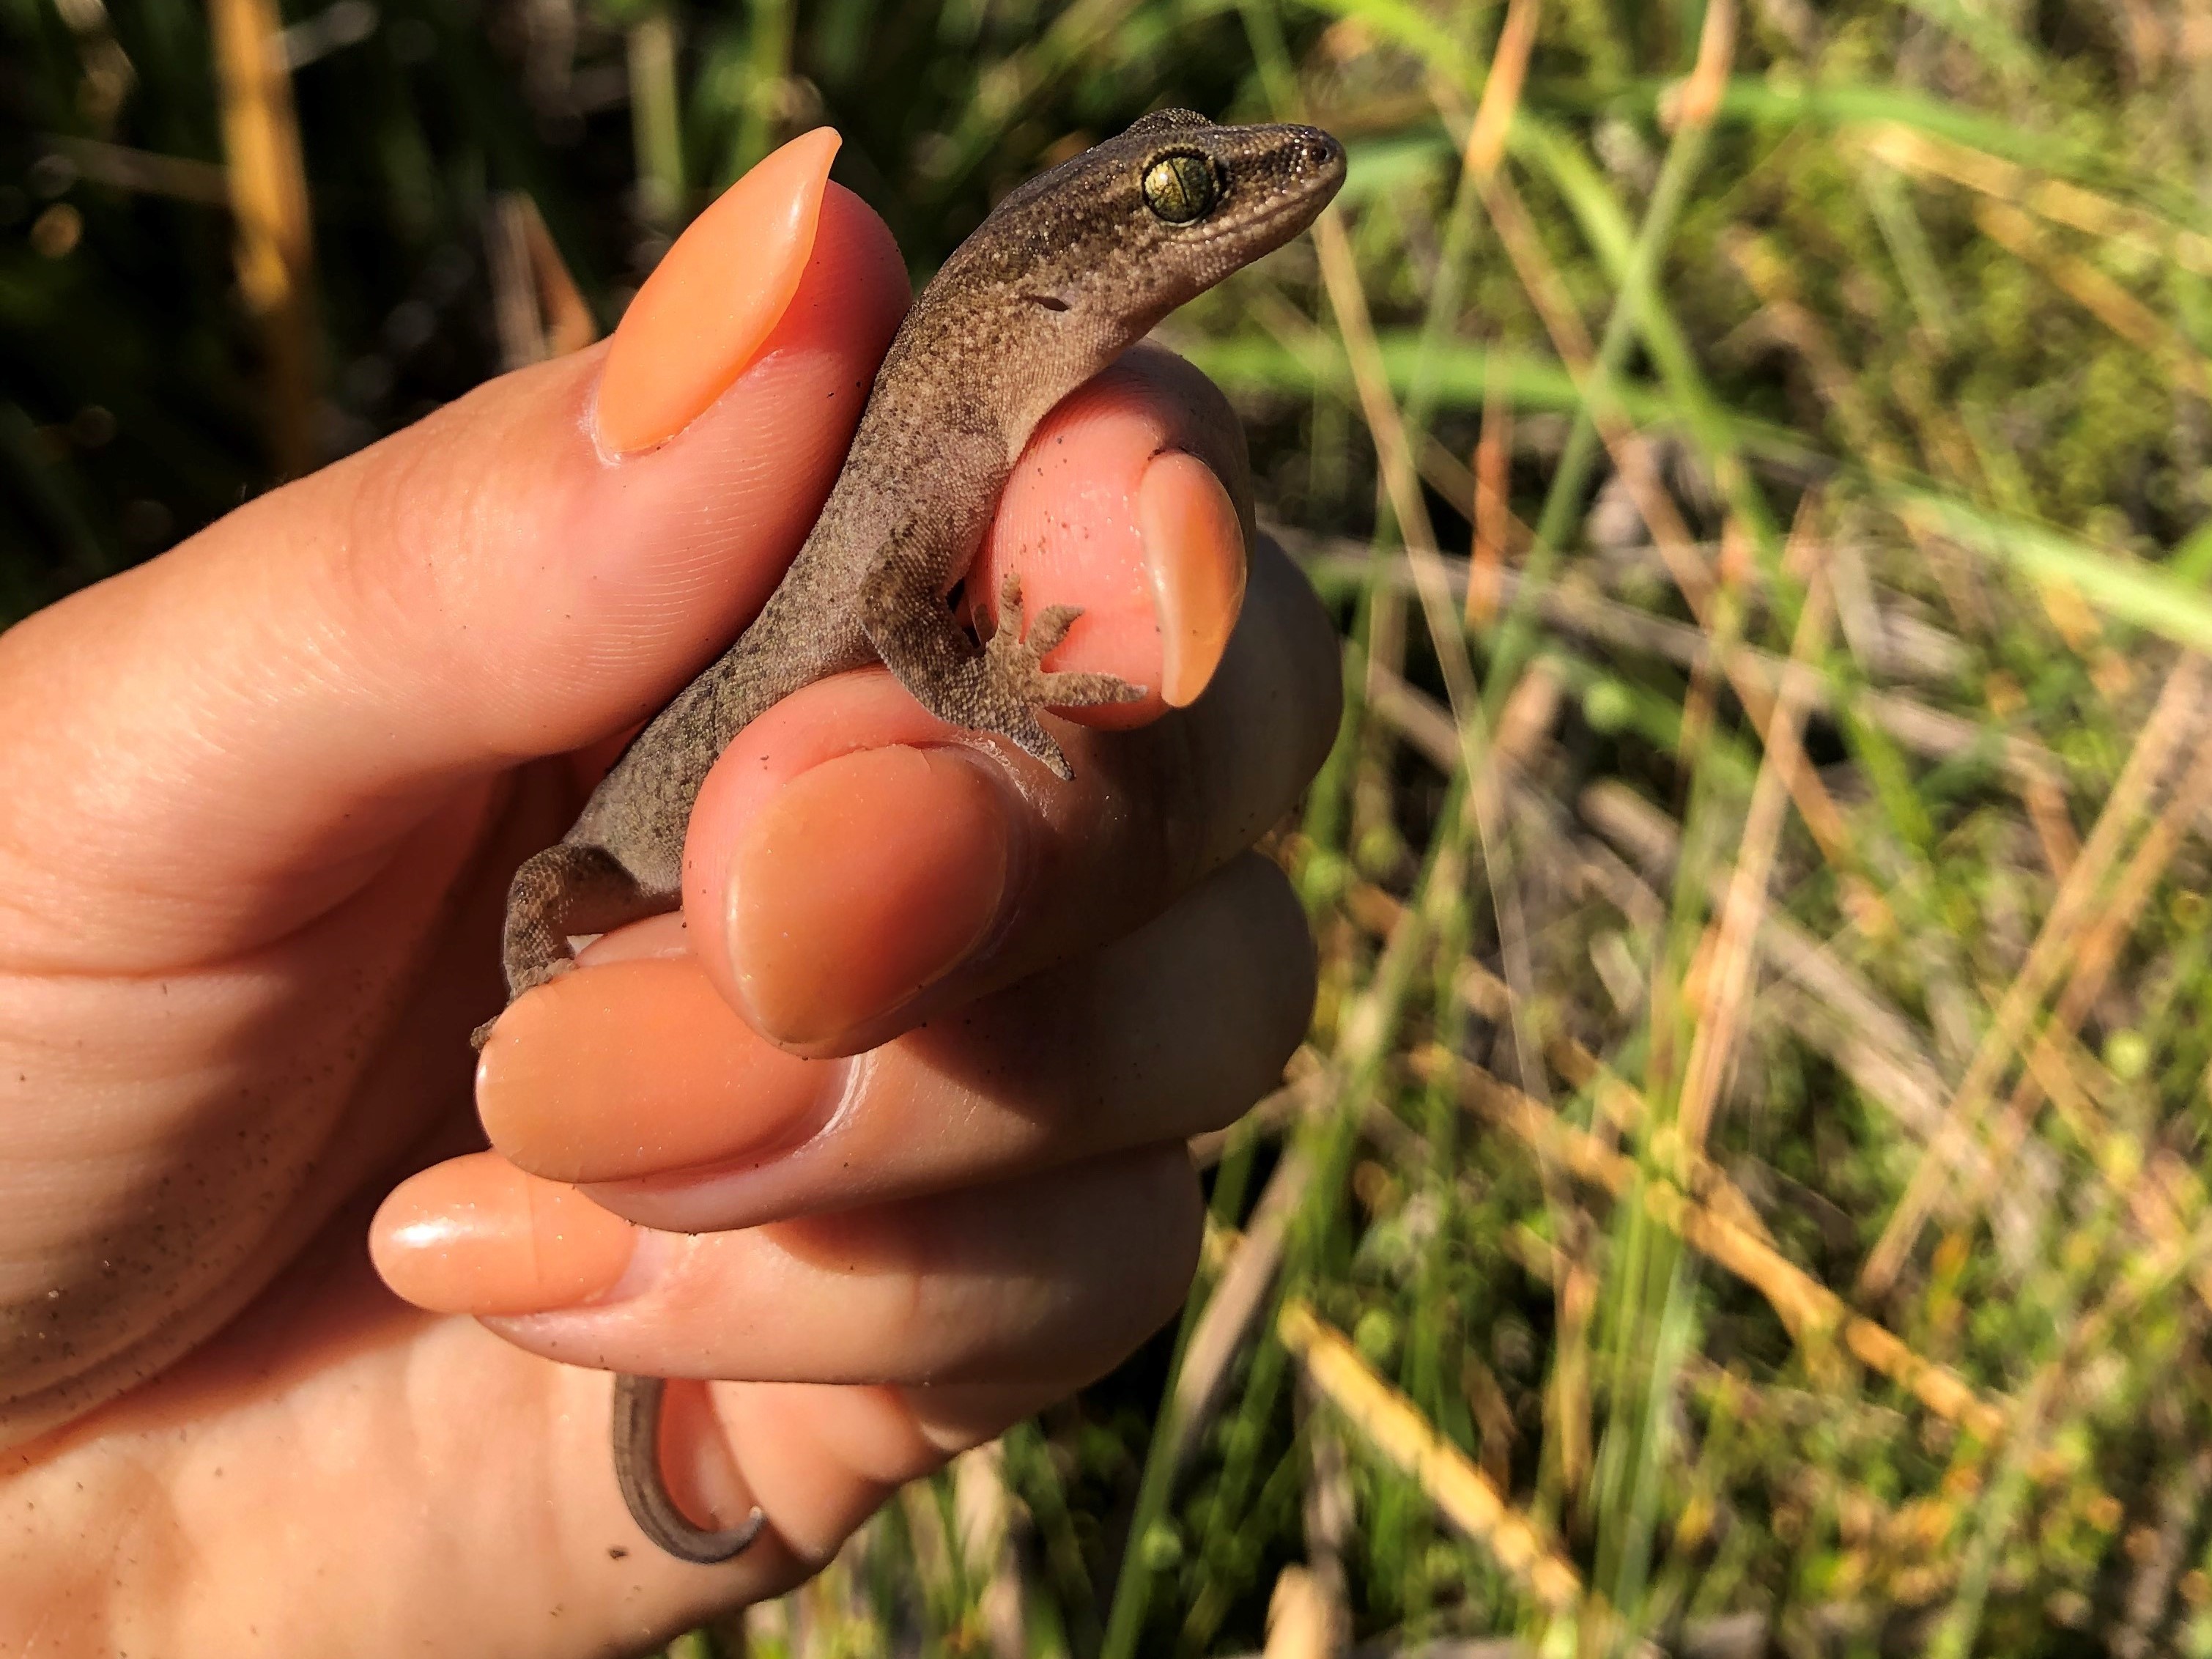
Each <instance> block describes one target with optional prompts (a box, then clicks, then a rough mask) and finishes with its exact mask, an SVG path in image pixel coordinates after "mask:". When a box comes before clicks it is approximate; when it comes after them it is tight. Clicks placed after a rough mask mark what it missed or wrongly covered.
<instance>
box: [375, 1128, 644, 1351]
mask: <svg viewBox="0 0 2212 1659" xmlns="http://www.w3.org/2000/svg"><path fill="white" fill-rule="evenodd" d="M636 1239H637V1232H636V1229H635V1228H634V1227H632V1226H631V1225H629V1223H628V1222H627V1221H624V1220H623V1218H621V1217H619V1216H616V1215H611V1214H609V1213H608V1212H606V1211H605V1210H603V1209H601V1208H600V1207H599V1206H598V1205H596V1204H594V1203H592V1200H590V1199H588V1198H586V1197H585V1196H584V1195H583V1194H581V1193H579V1192H577V1191H575V1190H574V1188H568V1187H564V1186H562V1185H560V1184H559V1183H557V1182H550V1181H540V1180H539V1179H538V1177H536V1176H530V1175H525V1174H524V1173H523V1172H522V1171H521V1170H518V1169H516V1168H515V1167H514V1166H513V1164H509V1163H508V1162H507V1160H506V1159H505V1158H501V1156H500V1155H499V1154H498V1153H496V1152H475V1153H471V1155H470V1156H468V1157H466V1158H453V1159H451V1160H449V1161H447V1163H444V1164H435V1165H434V1166H433V1167H431V1168H429V1169H428V1170H423V1171H422V1173H421V1174H420V1175H416V1176H410V1178H409V1179H407V1180H405V1181H404V1182H400V1184H399V1185H398V1187H397V1188H394V1189H393V1190H392V1195H391V1196H390V1197H388V1198H386V1200H384V1203H383V1206H382V1207H381V1208H380V1209H379V1210H378V1211H377V1212H376V1219H375V1220H374V1222H373V1223H372V1224H370V1227H369V1255H370V1257H371V1258H372V1259H373V1260H374V1262H375V1263H376V1270H377V1272H378V1273H381V1274H382V1275H383V1276H384V1282H385V1283H386V1285H390V1286H391V1287H392V1290H393V1291H395V1292H396V1293H397V1294H398V1295H400V1296H402V1297H405V1298H406V1299H407V1300H408V1301H410V1302H411V1303H413V1304H415V1305H416V1307H418V1308H428V1310H431V1311H432V1312H433V1313H460V1314H475V1315H483V1316H491V1315H495V1314H528V1313H545V1312H549V1311H550V1310H553V1309H556V1308H572V1307H574V1306H575V1305H576V1304H578V1303H580V1302H587V1301H589V1300H590V1299H591V1298H592V1297H595V1296H598V1295H599V1294H600V1293H602V1292H603V1291H607V1290H609V1289H611V1287H612V1286H613V1285H614V1284H615V1282H616V1280H617V1279H620V1278H621V1277H622V1276H623V1270H624V1269H625V1268H626V1267H629V1261H630V1255H631V1252H632V1251H633V1249H635V1245H636Z"/></svg>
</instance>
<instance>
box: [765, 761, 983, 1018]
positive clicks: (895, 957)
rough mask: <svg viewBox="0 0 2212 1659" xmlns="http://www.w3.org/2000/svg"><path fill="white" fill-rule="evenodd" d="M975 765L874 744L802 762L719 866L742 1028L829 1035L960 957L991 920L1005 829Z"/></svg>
mask: <svg viewBox="0 0 2212 1659" xmlns="http://www.w3.org/2000/svg"><path fill="white" fill-rule="evenodd" d="M983 768H984V763H982V762H981V761H978V760H976V759H975V758H974V757H970V756H969V755H968V754H966V753H965V752H963V751H962V750H957V749H949V748H948V749H906V748H895V749H874V750H862V751H860V752H859V753H857V754H851V755H844V756H841V757H838V758H837V759H836V760H833V761H827V762H824V763H823V764H822V765H820V766H817V767H815V768H814V769H812V770H811V771H808V772H805V773H802V774H801V775H799V776H798V777H796V778H794V779H793V780H792V781H790V782H789V783H787V784H786V785H785V786H784V787H783V788H782V789H781V790H780V791H779V792H778V793H777V794H776V795H775V798H774V799H772V800H770V801H769V804H768V805H766V806H764V807H763V808H762V810H761V811H759V812H758V813H757V814H756V815H755V817H753V819H752V822H751V823H749V824H748V825H746V827H745V829H744V833H743V835H742V836H741V837H740V839H739V841H738V846H737V848H736V851H735V854H734V857H733V859H732V865H731V878H730V910H729V919H728V934H727V937H728V939H729V950H730V961H731V965H732V970H733V972H734V975H735V977H736V980H737V983H738V992H739V994H741V995H742V996H743V997H744V999H745V1002H746V1006H747V1009H748V1012H750V1015H751V1017H752V1020H753V1024H755V1025H756V1026H757V1027H758V1028H759V1029H760V1030H762V1031H763V1032H765V1033H767V1034H768V1035H769V1036H772V1037H774V1038H775V1039H776V1040H777V1041H779V1042H790V1043H827V1042H831V1041H833V1040H834V1039H836V1037H838V1036H842V1035H843V1034H844V1033H845V1032H848V1031H851V1030H856V1029H858V1028H859V1027H860V1026H861V1025H863V1024H866V1023H867V1022H868V1021H870V1020H872V1019H876V1018H880V1017H882V1016H883V1015H884V1014H886V1013H888V1012H890V1011H891V1010H893V1009H895V1008H896V1007H898V1006H900V1005H901V1004H902V1003H903V1002H904V1001H906V1000H907V999H908V998H909V997H911V996H912V995H914V994H915V993H916V992H917V991H920V990H921V989H922V988H923V987H925V986H927V985H930V984H933V983H934V982H935V981H937V980H939V979H940V978H942V977H943V976H944V975H945V974H946V973H948V972H950V971H951V969H953V968H955V967H957V965H958V964H959V963H962V962H963V961H965V960H966V959H967V958H968V957H969V955H970V954H972V953H973V952H974V951H975V948H976V947H977V946H978V945H981V944H982V942H983V941H984V939H987V937H988V936H989V935H990V933H992V931H993V930H994V928H995V927H996V926H997V924H998V921H999V915H1000V907H1001V906H1002V905H1003V903H1004V902H1005V898H1006V886H1007V883H1008V880H1009V878H1010V874H1011V872H1012V862H1013V836H1014V831H1013V826H1012V823H1011V822H1010V821H1009V817H1010V815H1009V813H1008V811H1007V809H1006V802H1005V799H1004V798H1003V796H1002V795H1001V794H1000V791H999V788H998V787H996V786H995V785H994V784H993V782H992V781H990V779H989V778H987V776H985V775H984V770H983Z"/></svg>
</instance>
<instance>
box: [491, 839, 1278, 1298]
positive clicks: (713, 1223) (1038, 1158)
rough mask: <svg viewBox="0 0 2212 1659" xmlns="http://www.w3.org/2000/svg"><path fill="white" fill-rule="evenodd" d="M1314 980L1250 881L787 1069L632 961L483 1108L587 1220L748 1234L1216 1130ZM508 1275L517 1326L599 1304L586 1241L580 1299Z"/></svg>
mask: <svg viewBox="0 0 2212 1659" xmlns="http://www.w3.org/2000/svg"><path fill="white" fill-rule="evenodd" d="M1312 962H1313V958H1312V950H1311V945H1310V941H1309V939H1308V938H1307V934H1306V927H1305V918H1304V913H1303V911H1302V910H1301V909H1300V908H1299V906H1298V903H1297V899H1296V897H1295V896H1294V895H1292V893H1291V890H1290V886H1289V884H1288V883H1287V882H1286V881H1285V879H1284V878H1283V877H1282V875H1281V873H1280V872H1279V871H1278V870H1276V869H1275V867H1274V866H1273V865H1271V864H1268V863H1267V861H1266V860H1261V859H1258V858H1247V859H1244V860H1239V861H1238V862H1237V863H1235V864H1232V865H1231V866H1228V867H1227V868H1226V869H1225V870H1224V871H1222V872H1219V873H1218V875H1216V876H1215V877H1213V878H1212V879H1211V880H1209V881H1207V882H1206V883H1205V884H1203V885H1201V886H1200V888H1199V889H1198V890H1196V891H1195V892H1194V893H1193V894H1191V895H1190V896H1188V897H1187V898H1186V899H1185V900H1184V901H1183V902H1181V903H1179V904H1177V905H1176V907H1175V908H1172V909H1171V910H1170V911H1169V912H1168V914H1167V915H1164V916H1162V917H1161V918H1159V919H1158V921H1154V922H1153V923H1152V924H1151V925H1150V926H1148V927H1144V928H1142V929H1139V931H1138V932H1137V933H1133V934H1132V935H1130V936H1129V937H1128V938H1127V939H1121V940H1119V941H1116V942H1115V944H1113V945H1109V946H1107V947H1106V948H1105V949H1103V950H1102V951H1097V952H1093V953H1091V954H1088V955H1086V956H1084V957H1079V958H1078V959H1076V960H1075V961H1073V962H1070V963H1066V964H1064V965H1063V966H1061V967H1059V968H1057V969H1051V970H1049V971H1048V972H1045V973H1042V974H1039V975H1034V976H1032V977H1030V978H1029V979H1026V980H1024V981H1021V982H1020V983H1019V984H1018V985H1015V986H1013V987H1011V988H1009V989H1007V990H1005V991H1002V992H1000V993H998V994H996V995H994V996H990V997H987V998H984V999H983V1000H981V1001H979V1002H976V1003H975V1004H973V1005H971V1006H969V1007H968V1008H966V1009H963V1010H962V1011H961V1012H960V1014H959V1015H958V1016H957V1018H947V1019H943V1020H939V1021H936V1022H933V1024H929V1025H927V1026H924V1027H922V1028H920V1029H918V1030H913V1031H909V1032H908V1033H907V1034H906V1035H905V1036H902V1037H900V1038H899V1039H897V1040H896V1042H892V1043H890V1044H889V1045H887V1046H886V1047H884V1048H880V1049H878V1050H877V1051H875V1052H874V1053H872V1054H870V1055H868V1056H867V1057H866V1060H860V1061H851V1060H802V1059H799V1058H796V1057H794V1056H793V1055H791V1054H787V1053H785V1052H784V1051H782V1050H781V1049H779V1048H775V1046H774V1045H772V1044H770V1043H769V1042H766V1041H765V1040H764V1039H763V1038H762V1037H761V1036H759V1035H758V1034H757V1032H755V1031H754V1030H752V1029H751V1027H750V1026H749V1025H747V1024H745V1023H744V1021H743V1020H742V1019H740V1018H738V1016H737V1015H736V1014H735V1013H734V1012H732V1011H731V1010H730V1008H729V1006H728V1005H727V1004H726V1003H725V1002H723V1001H722V1000H720V997H718V996H717V995H716V994H715V992H714V988H713V987H712V986H711V985H709V984H708V981H707V980H706V978H705V976H704V975H702V974H701V973H700V972H699V970H698V968H697V966H696V963H692V962H690V960H689V959H688V958H685V957H672V958H671V957H660V958H655V957H632V958H629V959H628V960H626V961H623V962H621V963H612V964H595V965H593V966H592V968H591V969H589V970H588V971H586V972H583V973H578V974H573V975H568V976H567V978H566V979H565V980H564V981H562V986H563V987H566V988H564V990H563V991H562V994H558V995H553V994H549V995H547V996H545V997H544V998H543V999H538V998H533V999H532V1000H531V1001H530V1004H529V1005H528V1006H527V1007H526V1010H525V1011H523V1012H518V1014H517V1016H516V1018H517V1020H518V1022H519V1024H518V1028H517V1030H516V1031H515V1033H514V1040H513V1041H512V1042H502V1043H501V1045H499V1046H498V1047H496V1048H494V1049H492V1050H490V1051H489V1052H488V1055H487V1060H486V1066H485V1076H484V1078H483V1080H482V1083H481V1085H480V1088H479V1099H480V1100H481V1101H482V1102H483V1112H484V1123H485V1127H486V1128H487V1130H488V1131H489V1133H490V1135H491V1138H492V1142H493V1144H494V1145H495V1146H496V1147H498V1148H499V1150H500V1151H501V1153H502V1154H503V1155H504V1156H505V1157H506V1158H507V1159H509V1160H511V1161H512V1162H513V1164H516V1165H519V1166H520V1168H521V1169H524V1170H529V1171H531V1172H532V1173H533V1174H536V1175H538V1176H544V1177H548V1178H550V1179H551V1180H554V1181H561V1182H592V1183H599V1184H596V1185H593V1186H592V1188H591V1194H592V1198H593V1199H596V1200H598V1202H599V1204H602V1205H605V1206H607V1207H608V1208H609V1209H611V1210H613V1211H616V1212H618V1213H620V1214H621V1215H623V1216H625V1217H627V1218H629V1219H630V1220H633V1221H636V1222H640V1223H641V1224H643V1225H647V1226H652V1227H657V1228H661V1229H665V1230H667V1231H679V1232H705V1231H724V1230H727V1229H731V1228H738V1227H747V1226H751V1225H755V1224H757V1223H759V1222H762V1221H765V1220H769V1219H773V1218H780V1217H787V1216H793V1215H803V1214H807V1213H810V1212H817V1211H820V1210H824V1209H829V1208H835V1207H838V1206H848V1205H854V1204H864V1203H871V1202H881V1201H884V1200H889V1199H891V1198H896V1197H902V1196H907V1195H910V1194H918V1193H924V1192H933V1191H944V1190H948V1189H950V1188H954V1187H957V1186H959V1185H962V1184H964V1183H967V1182H976V1181H997V1180H1003V1179H1006V1178H1007V1177H1009V1176H1015V1175H1018V1174H1023V1173H1028V1172H1032V1171H1035V1170H1042V1169H1047V1168H1053V1167H1058V1166H1062V1165H1066V1164H1072V1163H1079V1162H1082V1161H1085V1160H1087V1159H1090V1158H1097V1157H1099V1156H1102V1155H1104V1154H1107V1153H1111V1152H1121V1151H1126V1150H1129V1149H1133V1148H1136V1147H1139V1146H1147V1145H1158V1144H1164V1143H1175V1142H1180V1141H1182V1140H1184V1139H1188V1138H1189V1137H1190V1136H1192V1135H1194V1134H1197V1133H1201V1132H1203V1131H1205V1130H1207V1129H1211V1128H1216V1127H1220V1126H1221V1125H1223V1124H1225V1123H1226V1122H1228V1121H1231V1120H1232V1119H1233V1118H1235V1117H1236V1116H1237V1114H1239V1113H1241V1112H1242V1111H1243V1110H1244V1109H1245V1108H1246V1107H1247V1106H1249V1104H1250V1103H1252V1101H1254V1100H1255V1099H1256V1098H1258V1097H1260V1096H1261V1094H1263V1093H1265V1092H1266V1091H1267V1090H1268V1089H1269V1088H1271V1087H1273V1085H1274V1083H1275V1081H1276V1080H1277V1079H1279V1077H1280V1076H1281V1074H1282V1066H1283V1062H1284V1060H1285V1059H1286V1058H1288V1056H1289V1054H1290V1053H1291V1049H1292V1048H1295V1047H1296V1046H1297V1042H1298V1040H1299V1039H1300V1037H1301V1036H1303V1035H1304V1031H1305V1028H1306V1023H1307V1020H1308V1018H1310V1013H1311V1011H1312V1005H1313V965H1312ZM551 1190H552V1191H554V1192H556V1193H558V1192H564V1191H566V1190H567V1189H566V1188H553V1189H551ZM462 1198H463V1194H459V1193H456V1194H453V1201H454V1205H455V1206H456V1207H459V1206H460V1205H461V1200H462ZM469 1201H471V1202H473V1201H474V1200H473V1199H472V1198H471V1200H469ZM544 1201H546V1202H550V1201H551V1200H544ZM559 1202H560V1205H561V1206H562V1210H563V1212H564V1213H563V1216H562V1218H560V1219H559V1220H558V1221H555V1220H553V1219H550V1218H536V1217H534V1215H533V1218H532V1221H531V1225H532V1227H533V1228H534V1229H556V1230H561V1231H569V1232H574V1231H576V1229H577V1228H578V1227H579V1226H580V1225H586V1224H587V1223H588V1219H589V1218H581V1220H579V1218H574V1217H570V1216H568V1215H567V1214H566V1210H567V1206H569V1205H574V1204H582V1203H583V1202H584V1200H580V1199H577V1198H574V1197H570V1198H568V1199H564V1200H559ZM502 1212H504V1213H516V1214H519V1213H521V1212H519V1211H516V1210H515V1209H514V1207H513V1206H512V1205H511V1204H510V1205H507V1206H505V1208H504V1210H503V1211H502ZM470 1225H484V1224H482V1223H481V1222H479V1221H477V1220H476V1219H474V1218H472V1220H471V1224H470ZM609 1248H617V1247H616V1246H614V1245H610V1246H609ZM559 1260H560V1261H562V1262H566V1263H571V1264H572V1265H570V1266H568V1267H563V1268H562V1272H564V1273H571V1274H574V1273H579V1272H582V1273H585V1274H586V1278H587V1279H590V1281H591V1282H590V1283H589V1284H587V1285H585V1288H583V1289H578V1288H577V1285H578V1284H579V1283H580V1282H581V1281H579V1280H577V1279H574V1278H573V1277H572V1278H568V1279H544V1278H541V1277H539V1276H538V1275H542V1274H544V1273H551V1272H552V1271H553V1268H552V1267H551V1266H550V1261H552V1259H551V1258H546V1257H544V1256H542V1255H530V1256H528V1257H527V1258H526V1261H527V1262H528V1263H529V1264H530V1266H531V1272H532V1277H530V1278H528V1279H525V1280H522V1281H519V1282H518V1283H517V1285H516V1286H515V1287H514V1291H513V1294H515V1295H517V1296H519V1297H522V1298H523V1300H522V1302H521V1303H520V1304H518V1305H521V1306H528V1307H547V1306H553V1305H557V1304H558V1303H559V1301H560V1300H562V1298H563V1297H564V1296H565V1297H568V1298H569V1299H580V1297H582V1296H584V1295H586V1294H589V1293H590V1291H591V1289H592V1288H595V1287H596V1285H597V1284H599V1283H601V1282H605V1280H604V1279H592V1278H591V1275H592V1274H593V1273H598V1272H599V1257H598V1256H596V1255H593V1254H592V1246H591V1245H590V1243H588V1241H587V1240H586V1238H585V1237H581V1236H579V1237H576V1238H574V1239H573V1240H572V1241H571V1243H570V1244H569V1245H568V1247H567V1253H566V1254H564V1255H562V1257H560V1258H559ZM573 1264H581V1265H580V1266H579V1265H573ZM487 1293H488V1292H487V1291H484V1290H483V1289H479V1290H477V1291H475V1292H474V1293H473V1294H474V1297H475V1298H476V1299H474V1300H472V1301H471V1304H470V1305H471V1307H472V1309H475V1310H477V1311H483V1310H484V1309H485V1304H483V1300H482V1297H483V1296H484V1295H485V1294H487Z"/></svg>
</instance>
